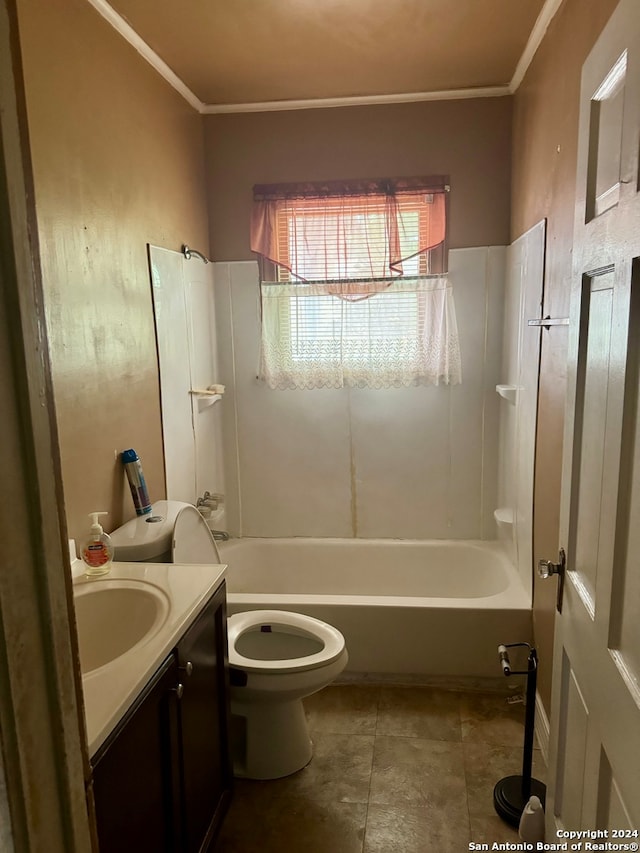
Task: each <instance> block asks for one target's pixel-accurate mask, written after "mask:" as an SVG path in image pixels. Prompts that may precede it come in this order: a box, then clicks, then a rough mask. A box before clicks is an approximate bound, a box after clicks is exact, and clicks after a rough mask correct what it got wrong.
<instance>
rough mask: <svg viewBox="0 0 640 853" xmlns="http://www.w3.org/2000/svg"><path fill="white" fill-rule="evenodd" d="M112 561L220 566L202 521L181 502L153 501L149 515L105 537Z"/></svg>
mask: <svg viewBox="0 0 640 853" xmlns="http://www.w3.org/2000/svg"><path fill="white" fill-rule="evenodd" d="M109 535H110V537H111V542H112V544H113V547H114V560H119V561H121V562H124V563H174V562H175V563H205V564H209V565H211V564H219V563H220V562H221V560H220V556H219V554H218V548H217V546H216V543H215V541H214V539H213V536H212V534H211V531H210V530H209V527H208V526H207V523H206V521H205V520H204V519H203V518H202V516H201V515H200V513H199V512H198V511H197V509H196V508H195V507H194V506H193V505H192V504H189V503H184V502H183V501H156V503H154V504H152V506H151V512H150V513H149V514H147V515H144V516H137V517H136V518H132V519H131V521H127V522H126V523H125V524H123V525H122V527H118V528H117V529H116V530H114V531H113V532H112V533H110V534H109Z"/></svg>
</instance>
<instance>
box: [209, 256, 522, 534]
mask: <svg viewBox="0 0 640 853" xmlns="http://www.w3.org/2000/svg"><path fill="white" fill-rule="evenodd" d="M505 257H506V250H505V248H504V247H499V246H498V247H489V248H486V247H485V248H473V249H456V250H452V251H451V252H450V278H451V281H452V283H453V289H454V298H455V305H456V314H457V321H458V329H459V334H460V347H461V352H462V384H461V385H457V386H453V387H445V386H440V387H414V388H390V389H383V390H378V389H375V390H374V389H339V390H334V389H319V390H313V391H272V390H270V389H268V388H266V387H265V385H264V383H263V382H260V381H259V380H258V379H257V378H256V373H257V366H258V360H259V346H260V311H259V291H258V268H257V264H255V263H254V262H238V263H217V264H216V265H215V266H216V269H215V273H214V278H215V294H216V320H217V322H218V327H217V341H218V347H219V353H220V369H221V376H223V377H224V381H225V384H226V393H225V398H224V400H223V401H222V403H221V404H220V405H221V407H222V409H221V411H222V418H223V424H224V441H225V453H224V458H225V490H226V495H227V503H226V506H227V521H228V525H229V527H228V529H229V531H230V532H231V533H232V534H233V535H234V536H257V537H260V536H275V537H279V536H283V537H288V536H322V537H325V536H328V537H330V536H338V537H360V538H369V537H389V538H402V539H413V538H416V539H493V538H495V521H494V519H493V510H494V509H495V507H496V506H497V469H498V459H497V453H498V424H499V405H500V398H499V397H498V395H497V394H496V392H495V386H496V384H497V383H498V382H499V381H501V380H500V359H501V351H502V316H503V302H504V299H503V297H504V268H505Z"/></svg>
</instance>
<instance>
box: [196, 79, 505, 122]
mask: <svg viewBox="0 0 640 853" xmlns="http://www.w3.org/2000/svg"><path fill="white" fill-rule="evenodd" d="M510 94H511V90H510V88H509V86H485V87H483V88H481V87H478V88H476V89H449V90H447V91H441V92H403V93H401V94H394V95H354V96H353V97H348V98H306V99H304V100H299V101H258V102H256V103H253V104H207V105H206V106H205V107H204V109H203V110H202V112H203V113H205V114H207V115H215V114H219V113H265V112H276V111H281V110H320V109H331V108H333V107H360V106H366V105H367V104H368V105H380V104H410V103H415V102H417V101H453V100H461V99H464V98H499V97H502V96H503V95H510Z"/></svg>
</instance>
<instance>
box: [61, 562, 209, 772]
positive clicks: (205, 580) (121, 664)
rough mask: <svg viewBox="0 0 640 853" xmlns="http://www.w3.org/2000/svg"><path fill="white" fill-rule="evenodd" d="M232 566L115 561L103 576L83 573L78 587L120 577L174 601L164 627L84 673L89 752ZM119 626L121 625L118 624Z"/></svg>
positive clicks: (123, 712)
mask: <svg viewBox="0 0 640 853" xmlns="http://www.w3.org/2000/svg"><path fill="white" fill-rule="evenodd" d="M225 575H226V566H223V565H214V566H204V565H179V564H168V563H113V566H112V569H111V572H110V573H109V574H108V575H104V576H103V577H100V578H92V579H89V578H86V577H77V578H76V579H75V580H74V590H80V589H83V588H85V587H86V586H87V585H92V586H94V587H96V588H98V587H99V585H100V584H105V583H109V584H111V585H113V582H114V581H118V580H123V581H142V582H144V583H145V584H151V585H152V586H153V587H155V588H156V589H158V590H160V591H161V593H162V594H164V596H166V597H167V599H168V601H169V610H168V615H167V618H166V620H165V622H164V624H163V626H162V628H161V629H160V630H159V631H158V632H157V633H156V634H154V635H153V636H151V637H150V639H149V640H147V641H143V642H142V643H141V644H140V645H137V646H136V647H134V648H133V649H132V650H131V651H129V652H126V653H125V654H123V655H121V656H120V657H119V658H116V659H115V660H114V661H112V662H111V663H108V664H106V665H104V666H101V667H99V668H98V669H94V670H92V671H91V672H89V673H87V674H83V677H82V690H83V694H84V706H85V719H86V725H87V740H88V744H89V754H90V755H91V756H92V755H94V754H95V753H96V751H97V750H98V748H99V747H100V746H101V744H102V743H103V742H104V741H105V739H106V738H107V737H108V735H109V734H110V733H111V731H112V730H113V729H114V728H115V726H116V725H117V723H118V722H119V721H120V719H121V718H122V717H123V715H124V714H125V712H126V711H127V710H128V708H129V707H130V705H131V704H132V702H133V701H134V700H135V698H136V696H137V695H138V694H139V692H140V690H141V689H142V688H143V687H144V685H145V684H146V682H147V681H148V680H149V678H150V677H151V676H152V675H153V674H154V672H155V671H156V669H157V668H158V667H159V666H160V664H161V663H162V661H163V660H164V658H165V657H166V656H167V655H168V653H169V652H170V651H171V649H172V648H174V646H175V645H176V642H177V641H178V640H179V639H180V637H181V636H182V635H183V634H184V632H185V631H186V629H187V628H188V627H189V625H190V624H191V623H192V622H193V621H194V619H195V618H196V616H197V615H198V614H199V613H200V611H201V610H202V608H203V607H204V605H205V603H206V601H207V600H208V598H210V596H211V595H212V594H213V592H214V591H215V590H216V589H217V588H218V587H219V586H220V584H221V583H222V581H223V580H224V577H225ZM116 630H117V628H116Z"/></svg>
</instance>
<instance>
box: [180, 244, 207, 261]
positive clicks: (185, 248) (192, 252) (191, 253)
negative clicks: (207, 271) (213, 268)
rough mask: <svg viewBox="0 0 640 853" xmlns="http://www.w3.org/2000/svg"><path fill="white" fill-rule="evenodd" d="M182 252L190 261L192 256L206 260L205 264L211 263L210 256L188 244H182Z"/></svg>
mask: <svg viewBox="0 0 640 853" xmlns="http://www.w3.org/2000/svg"><path fill="white" fill-rule="evenodd" d="M182 254H183V255H184V256H185V258H186V259H187V260H188V261H190V260H191V258H192V257H196V258H200V260H201V261H204V263H205V264H208V263H209V258H207V257H206V256H205V255H203V254H202V252H197V251H196V250H195V249H191V248H190V247H189V246H187V245H186V244H185V245H183V246H182Z"/></svg>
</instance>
